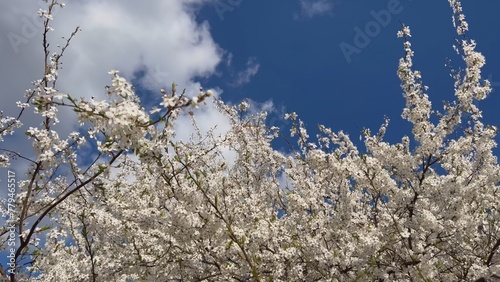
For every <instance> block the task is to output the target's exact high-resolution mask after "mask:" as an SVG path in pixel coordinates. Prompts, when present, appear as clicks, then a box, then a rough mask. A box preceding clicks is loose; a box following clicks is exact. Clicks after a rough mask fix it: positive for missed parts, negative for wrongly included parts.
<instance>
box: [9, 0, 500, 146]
mask: <svg viewBox="0 0 500 282" xmlns="http://www.w3.org/2000/svg"><path fill="white" fill-rule="evenodd" d="M462 2H463V6H464V12H465V14H466V16H467V20H468V22H469V24H470V26H471V32H470V33H469V36H470V37H471V38H475V39H476V40H477V41H478V44H479V45H478V50H480V51H481V52H483V53H484V54H485V55H486V59H487V66H486V68H485V69H484V71H485V72H484V77H485V78H487V77H490V79H491V80H492V82H493V86H494V88H495V90H497V88H500V68H498V62H499V60H500V56H499V54H498V52H497V50H498V48H495V47H497V46H500V38H499V35H498V32H496V28H498V27H500V19H499V18H498V17H497V16H496V14H495V13H496V11H498V10H499V9H500V2H499V3H497V2H494V1H474V0H464V1H462ZM66 4H67V6H66V8H65V9H62V10H60V9H58V10H57V11H56V13H55V16H54V17H55V21H54V22H53V23H52V26H53V27H54V29H55V31H54V32H52V33H51V34H50V41H51V43H52V44H51V46H52V47H53V48H55V46H56V45H57V44H62V43H64V41H63V40H62V39H61V38H60V37H61V36H66V37H67V36H69V35H70V34H71V32H72V31H73V30H74V29H75V28H76V27H77V26H80V28H81V30H82V31H81V32H79V33H78V34H77V35H76V36H75V38H74V39H73V42H72V44H71V45H70V47H69V48H68V50H67V52H66V54H65V56H64V58H63V69H62V70H61V71H60V78H59V81H58V88H59V90H60V91H62V92H66V93H70V94H71V95H72V96H73V97H87V98H88V97H91V96H95V97H98V98H99V97H100V98H104V86H105V85H107V84H109V83H110V76H109V75H108V74H107V72H108V71H109V70H111V69H118V70H120V71H121V73H122V74H123V75H124V76H126V77H127V78H128V79H130V80H131V81H133V83H134V84H135V86H136V89H137V92H138V94H139V95H140V97H141V100H142V101H143V103H144V104H145V105H147V106H151V105H153V104H155V103H158V102H159V99H160V96H161V95H160V94H159V89H160V88H169V86H170V85H171V83H172V82H176V83H177V84H178V85H179V87H180V88H186V89H187V90H188V93H190V94H191V95H193V94H195V93H197V89H198V88H199V86H200V85H202V86H203V87H204V88H205V89H208V88H212V89H216V90H217V91H216V92H217V93H218V94H219V95H220V97H221V98H222V99H223V100H224V101H226V102H230V103H238V102H240V101H242V100H243V99H245V98H250V99H252V100H253V101H255V105H256V107H258V106H259V105H260V107H265V108H266V109H267V110H270V111H271V112H273V113H272V114H271V117H270V120H269V123H270V124H272V125H279V126H284V127H286V126H289V124H288V123H287V122H285V121H283V120H282V116H283V114H284V113H285V112H291V111H295V112H297V113H298V114H299V116H300V117H302V118H303V119H304V120H305V121H306V124H307V125H308V126H309V127H311V128H313V127H315V126H316V124H318V123H321V124H325V125H327V126H329V127H332V128H333V129H334V130H341V129H342V130H345V131H347V132H348V133H349V134H351V135H352V136H353V137H354V138H353V139H357V136H359V132H360V131H361V129H362V128H363V127H367V128H371V129H372V131H376V130H377V129H378V127H379V126H380V124H381V123H382V122H383V118H384V116H388V117H389V118H390V119H391V125H390V127H389V130H388V138H393V139H392V141H398V140H400V138H401V136H402V134H403V133H406V134H407V133H409V127H408V124H407V123H406V122H405V121H402V120H401V119H400V114H401V110H402V108H403V106H404V100H403V98H402V95H401V90H400V87H399V81H398V78H397V76H396V69H397V64H398V59H399V58H400V57H401V56H402V55H403V50H402V41H401V40H399V39H397V38H396V32H397V31H398V30H399V28H400V27H401V23H402V22H404V23H405V24H407V25H409V26H410V27H411V28H412V34H413V38H412V44H413V48H414V51H415V54H416V56H415V62H416V67H417V68H418V69H420V70H421V71H422V73H423V78H424V83H425V84H426V85H428V86H430V90H429V94H430V96H431V99H432V101H433V102H434V107H435V108H438V109H439V108H440V105H441V101H442V100H450V99H452V93H453V81H452V79H451V78H450V77H449V75H448V74H449V70H448V68H447V67H445V66H444V62H445V59H446V58H447V57H449V58H451V59H452V60H453V62H454V65H455V66H457V67H459V66H461V64H460V60H459V58H458V57H457V56H456V55H454V54H453V50H452V47H451V46H452V44H453V43H454V38H455V34H454V30H453V27H452V24H451V9H450V8H449V5H448V1H446V0H440V1H436V0H421V1H411V0H380V1H378V0H377V1H368V0H356V1H344V0H293V1H292V0H290V1H257V0H253V1H249V0H175V1H174V0H169V1H143V2H140V1H132V0H122V1H111V0H109V1H97V0H86V1H83V0H71V1H70V0H68V1H66ZM45 5H46V4H45V3H44V2H43V1H41V0H40V1H32V0H17V1H2V2H0V14H1V15H0V48H1V50H2V52H1V53H0V62H1V64H0V68H1V74H2V75H1V76H0V83H1V85H3V88H2V94H1V95H2V98H3V99H2V103H1V105H2V107H1V109H2V110H4V111H5V113H6V114H14V113H15V110H16V108H15V107H13V105H15V102H16V101H18V100H20V99H21V97H22V95H23V93H24V91H25V89H28V88H30V86H31V85H30V82H31V81H33V80H35V79H38V78H40V77H41V75H42V74H43V54H42V48H41V31H42V28H41V24H42V21H41V19H39V18H38V16H37V10H38V9H39V8H40V7H45ZM53 50H56V49H53ZM499 102H500V98H498V95H497V93H494V94H493V95H492V96H491V97H490V98H488V99H487V101H486V102H485V103H482V104H483V105H484V109H485V117H486V119H487V121H489V122H491V123H493V124H500V113H499V111H497V110H496V107H495V105H498V103H499ZM197 114H198V116H199V120H200V121H202V126H203V127H204V128H209V127H212V126H213V125H215V124H218V125H219V126H218V127H219V129H220V130H221V131H223V130H224V128H226V127H227V123H225V122H224V120H223V119H222V117H221V116H220V115H219V114H217V113H216V112H215V111H214V110H213V108H211V107H210V106H207V107H205V108H202V109H200V110H199V112H198V113H197ZM61 115H62V117H63V118H65V117H67V119H64V120H65V121H70V120H71V119H70V118H71V116H67V114H66V113H61ZM184 122H185V123H187V122H189V121H187V120H186V121H184ZM181 125H182V123H181ZM63 130H64V131H68V132H69V131H70V130H72V124H71V123H66V127H65V128H63ZM180 133H181V137H187V135H188V134H189V133H188V132H185V131H182V132H180ZM182 134H185V135H186V136H182ZM22 137H24V136H22ZM27 146H29V144H27Z"/></svg>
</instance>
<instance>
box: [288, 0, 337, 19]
mask: <svg viewBox="0 0 500 282" xmlns="http://www.w3.org/2000/svg"><path fill="white" fill-rule="evenodd" d="M334 7H335V4H334V0H300V15H295V19H299V18H301V17H305V18H313V17H315V16H320V15H324V14H327V15H331V14H332V12H333V8H334Z"/></svg>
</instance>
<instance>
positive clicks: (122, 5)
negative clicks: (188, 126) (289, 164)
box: [0, 0, 225, 153]
mask: <svg viewBox="0 0 500 282" xmlns="http://www.w3.org/2000/svg"><path fill="white" fill-rule="evenodd" d="M205 2H206V0H176V1H135V0H121V1H100V0H86V1H83V0H74V1H67V5H66V8H64V9H62V10H60V9H57V10H56V11H57V12H56V13H55V15H54V19H55V20H54V21H53V22H52V24H51V25H52V27H53V28H54V32H51V33H49V41H50V42H51V44H50V46H51V49H52V52H56V51H58V49H57V48H56V45H57V44H61V45H63V44H64V42H65V41H64V40H63V39H61V37H62V36H65V37H66V38H67V37H69V35H70V34H71V32H73V31H74V30H75V28H76V27H77V26H80V28H81V32H78V33H77V34H76V36H75V37H74V39H73V40H72V42H71V44H70V46H69V47H68V49H67V51H66V53H65V55H64V57H63V58H62V59H61V60H62V62H63V65H62V66H63V68H62V69H61V70H60V71H59V80H58V84H57V88H58V89H59V90H60V91H62V92H65V93H68V94H70V95H71V96H73V97H76V98H78V97H86V98H90V97H91V96H94V97H95V98H96V99H104V98H105V97H104V96H105V94H104V93H105V91H104V87H105V86H106V85H109V84H110V83H111V76H110V75H109V74H108V71H109V70H111V69H118V70H120V72H121V74H122V75H124V76H125V77H127V78H129V79H133V78H134V75H135V74H137V72H138V71H141V70H142V71H146V73H145V75H144V77H143V78H142V79H141V80H140V83H141V85H142V86H143V87H145V88H147V89H150V90H156V91H157V92H158V95H161V94H159V91H158V90H159V89H160V88H166V89H169V88H170V85H171V83H172V82H175V83H176V84H177V85H179V88H186V90H187V92H188V95H189V94H191V95H193V94H194V93H196V94H197V93H198V89H199V86H200V85H199V83H198V82H197V81H196V78H197V77H208V76H210V75H213V74H214V73H215V71H216V67H217V66H218V65H219V63H220V62H221V61H222V57H223V55H224V52H225V51H223V50H221V48H220V47H219V46H218V45H217V44H216V43H215V42H214V40H213V38H212V36H211V33H210V27H209V25H208V23H207V22H203V23H199V22H198V21H197V20H196V18H195V16H196V13H197V10H196V9H198V8H199V7H200V5H202V4H203V3H205ZM44 5H46V4H45V3H43V2H42V1H33V0H16V1H0V50H2V52H1V53H0V61H1V62H2V64H1V65H0V73H1V74H2V75H0V85H2V91H1V95H2V103H1V105H2V107H1V108H0V110H4V111H5V115H17V113H18V109H16V108H15V107H14V105H15V102H16V101H19V100H24V98H23V95H24V93H25V90H26V89H28V88H31V84H30V82H31V81H34V80H36V79H40V78H41V77H42V76H43V73H44V59H43V50H42V48H41V45H42V44H41V42H42V36H41V33H42V30H43V25H42V20H41V19H40V18H39V17H38V14H37V10H38V9H39V8H40V7H45V9H46V6H44ZM204 107H206V108H205V110H204V111H199V112H198V113H197V114H198V119H199V120H203V121H205V122H207V123H208V124H212V125H214V124H217V123H222V124H224V123H225V121H224V120H222V118H221V117H220V116H218V115H217V114H216V112H217V110H216V109H215V108H214V107H213V106H211V104H210V103H209V104H207V106H204ZM31 111H32V109H31V108H29V109H28V112H31ZM59 119H60V120H61V121H63V122H62V124H64V126H63V125H60V126H59V132H60V136H61V137H62V138H64V135H65V134H67V133H69V132H70V131H72V130H73V129H74V128H75V126H76V119H75V117H74V113H72V112H71V111H61V112H60V113H59ZM37 123H39V119H37V121H36V123H35V119H34V116H33V115H31V116H29V119H28V121H27V122H26V124H29V125H30V126H36V125H38V124H37ZM56 128H57V127H56ZM221 128H224V126H221ZM23 130H25V129H22V130H21V132H22V131H23ZM16 136H17V137H16ZM16 136H15V137H14V138H9V140H7V139H6V142H7V143H9V144H18V145H16V147H17V148H19V150H20V151H23V153H29V151H30V149H31V144H30V142H29V141H27V140H26V136H24V135H23V134H19V132H18V134H17V135H16ZM7 143H4V144H0V146H2V147H5V146H7V145H9V144H7Z"/></svg>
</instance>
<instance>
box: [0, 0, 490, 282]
mask: <svg viewBox="0 0 500 282" xmlns="http://www.w3.org/2000/svg"><path fill="white" fill-rule="evenodd" d="M449 2H450V5H451V7H452V10H453V14H454V18H453V24H454V25H455V27H456V29H457V34H458V35H459V37H460V39H459V40H458V41H457V42H458V43H457V46H455V50H456V51H457V52H458V54H460V55H461V56H462V58H463V61H464V63H465V66H464V68H463V70H461V71H457V72H454V73H453V77H454V79H455V85H454V90H455V101H453V102H450V103H446V104H445V106H444V109H443V110H441V111H437V110H435V109H432V105H431V101H430V99H429V97H428V96H427V94H426V87H425V86H424V85H423V83H422V76H421V74H420V72H419V71H417V70H414V68H413V61H412V60H413V56H414V53H413V51H412V49H411V43H410V39H411V33H410V28H409V27H408V26H405V25H403V27H402V30H401V31H400V32H398V37H401V38H402V40H403V44H404V45H403V48H404V52H403V54H404V56H403V58H401V59H400V61H399V68H398V70H397V74H398V76H399V78H400V80H401V87H402V90H403V96H404V98H405V100H406V106H405V108H404V109H403V113H402V117H403V118H404V119H406V120H407V121H408V122H409V123H410V124H411V126H412V135H411V136H403V137H402V138H401V142H400V143H397V144H390V143H388V142H386V141H384V139H383V137H384V133H385V132H386V130H387V127H388V124H389V120H386V122H385V123H384V124H383V125H382V126H381V127H380V129H379V131H378V133H376V134H372V133H371V132H370V131H369V130H365V131H364V135H363V136H364V138H363V140H364V145H365V148H363V150H361V149H358V148H357V146H356V145H355V143H354V142H353V141H351V139H350V137H349V136H348V135H347V134H345V133H343V132H342V131H341V132H337V133H336V132H332V131H331V130H330V129H328V128H327V127H324V126H320V127H319V132H320V134H319V135H318V136H317V139H315V140H313V139H312V138H311V137H310V136H309V135H308V133H307V130H306V129H305V127H304V123H303V122H302V121H301V120H300V119H299V117H298V116H297V115H296V114H295V113H291V114H288V115H286V118H288V119H289V120H291V121H292V122H293V126H292V128H291V135H292V138H295V139H296V140H297V145H293V146H292V147H294V148H295V149H294V150H293V152H291V153H290V152H289V153H284V152H280V151H278V150H276V149H274V148H273V147H272V146H271V141H272V140H274V139H275V138H284V137H283V133H282V131H280V129H278V128H275V127H273V128H268V127H266V114H265V113H258V114H249V113H248V111H247V109H248V104H247V103H246V102H243V103H242V104H240V105H238V106H229V105H226V104H224V103H223V102H222V101H220V100H218V99H216V98H212V97H211V96H212V94H213V93H212V92H211V91H203V90H200V93H199V95H197V96H195V97H192V98H188V97H187V96H186V95H185V93H179V92H178V91H177V90H176V89H175V88H176V87H175V84H174V85H172V89H171V90H170V91H166V90H163V89H162V90H161V91H160V95H163V99H162V102H161V103H160V104H159V105H158V107H157V108H154V109H153V110H151V111H147V110H145V109H144V108H143V106H141V103H140V100H139V97H138V96H137V95H136V94H135V92H134V88H133V87H132V85H131V84H130V83H129V82H128V81H127V80H126V79H125V78H123V77H121V76H120V74H119V72H118V71H111V72H110V74H111V76H112V83H111V85H110V86H108V87H107V88H106V91H107V98H106V99H104V100H99V99H97V98H93V99H83V98H76V97H72V96H71V95H70V94H62V93H60V92H59V91H58V90H57V88H56V87H55V84H56V81H57V79H58V70H59V65H60V63H61V62H60V59H61V57H62V55H63V53H64V51H65V49H66V47H68V45H69V43H70V41H71V38H72V37H73V36H74V35H75V34H76V33H77V32H78V29H76V30H75V32H74V33H73V34H72V36H71V37H70V38H69V39H68V40H67V45H66V46H64V47H63V48H62V49H60V50H61V51H60V52H59V53H54V54H52V55H50V52H49V46H48V43H46V40H45V39H46V38H47V33H48V32H50V30H51V29H50V26H49V23H50V21H51V20H52V10H53V9H54V8H56V7H57V6H60V7H63V4H60V3H58V1H57V0H52V1H51V3H49V9H48V10H47V11H43V10H42V11H40V16H41V17H43V18H44V19H45V27H46V28H45V32H44V47H45V60H46V72H45V74H44V76H43V78H42V79H40V80H38V81H36V82H34V88H33V89H30V90H28V91H27V92H26V95H25V98H24V101H23V102H19V103H18V107H19V108H20V115H19V116H18V117H2V119H1V120H0V133H1V135H0V141H1V142H2V144H1V145H0V149H1V150H2V151H0V164H1V165H2V166H4V167H9V166H10V165H11V164H10V158H12V157H21V159H23V160H26V162H28V163H29V169H28V172H27V174H26V176H25V177H24V179H22V180H20V181H19V185H18V186H19V191H18V193H17V195H16V205H17V206H18V207H20V208H19V209H18V210H17V213H16V214H15V216H12V217H11V219H10V221H9V222H10V223H12V224H15V226H16V230H17V233H18V234H19V242H18V245H17V246H18V248H17V249H16V253H15V255H16V257H15V259H16V262H17V269H16V271H17V274H16V275H15V276H14V275H13V276H12V277H11V278H12V279H16V280H18V281H496V280H495V279H500V254H499V247H500V222H499V221H500V211H499V210H498V207H500V195H499V188H500V185H499V183H500V167H499V165H498V160H497V158H496V156H494V154H493V149H494V148H495V147H496V142H495V140H494V138H495V136H496V134H497V128H496V127H494V126H489V125H485V124H483V123H482V121H481V119H482V116H481V111H480V109H479V108H478V107H477V105H476V103H475V101H479V100H482V99H484V98H486V97H487V95H488V94H489V93H490V92H491V88H490V84H489V82H488V81H485V80H482V79H481V68H482V67H483V65H484V64H485V59H484V57H483V56H482V55H481V53H479V52H477V51H475V47H476V43H475V42H474V41H473V40H469V39H467V38H466V36H465V34H466V32H467V29H468V25H467V23H466V21H465V17H464V15H463V14H462V9H461V6H460V2H459V1H457V0H449ZM210 100H212V101H213V103H214V105H215V106H216V107H217V108H218V109H219V110H220V112H221V113H223V114H224V115H225V116H226V117H227V119H228V120H229V121H230V124H231V127H230V129H229V130H228V131H227V132H225V133H224V134H221V135H217V134H215V133H214V132H213V131H209V132H208V133H204V132H202V131H201V130H199V129H198V128H197V126H196V114H194V115H193V114H192V112H190V109H192V108H193V107H198V106H199V107H204V106H205V105H203V103H206V102H209V101H210ZM31 107H33V108H34V112H35V113H36V114H37V115H38V116H39V118H40V123H39V125H38V126H34V127H30V128H28V129H27V130H26V132H25V134H26V136H27V138H30V140H31V141H32V144H33V152H34V155H35V157H33V158H32V157H29V156H23V155H21V154H20V153H19V152H18V151H17V150H16V148H15V147H14V146H13V145H11V144H9V143H8V142H5V141H4V140H3V138H2V137H3V136H5V135H9V134H22V133H20V132H19V131H17V129H18V128H19V127H21V126H22V118H23V117H24V115H23V112H24V111H25V110H26V109H30V108H31ZM62 108H71V109H72V110H73V111H74V113H75V114H76V116H77V119H78V122H79V123H80V128H79V130H78V131H75V132H73V133H70V134H69V135H68V136H60V133H58V132H57V131H56V130H55V129H54V128H56V125H57V124H58V123H59V122H60V121H59V120H58V118H57V117H58V112H59V109H62ZM188 112H189V113H191V116H192V117H191V118H192V124H193V132H194V134H193V137H192V138H191V139H190V140H179V139H178V138H176V137H175V124H176V120H177V119H178V118H179V116H180V115H184V114H188ZM89 148H94V149H92V150H91V151H89V150H90V149H89ZM228 151H230V152H233V153H234V156H235V158H234V160H229V159H227V158H226V155H225V153H226V152H228ZM83 155H86V157H87V159H86V160H87V161H83V160H82V156H83ZM89 155H90V157H91V158H92V160H91V161H88V157H89ZM6 208H7V206H6V205H5V206H4V207H3V210H2V212H4V213H6V212H7V210H6ZM6 233H7V230H6V229H5V228H4V231H3V234H4V236H5V234H6ZM2 248H3V249H4V250H8V249H9V248H8V246H7V241H5V242H4V243H3V245H2ZM3 274H4V276H5V275H9V272H8V271H7V268H4V273H3ZM5 277H7V276H5Z"/></svg>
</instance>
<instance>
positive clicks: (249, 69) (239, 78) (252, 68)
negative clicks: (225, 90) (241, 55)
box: [231, 58, 260, 87]
mask: <svg viewBox="0 0 500 282" xmlns="http://www.w3.org/2000/svg"><path fill="white" fill-rule="evenodd" d="M259 68H260V64H259V63H258V62H257V59H255V58H249V59H248V61H247V64H246V69H245V70H243V71H240V72H238V73H237V74H236V80H235V81H234V82H233V83H231V86H233V87H238V86H242V85H244V84H247V83H249V82H250V80H251V79H252V77H254V76H255V75H256V74H257V72H259Z"/></svg>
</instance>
